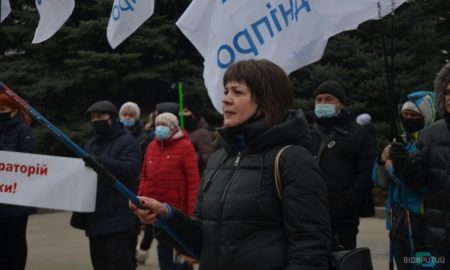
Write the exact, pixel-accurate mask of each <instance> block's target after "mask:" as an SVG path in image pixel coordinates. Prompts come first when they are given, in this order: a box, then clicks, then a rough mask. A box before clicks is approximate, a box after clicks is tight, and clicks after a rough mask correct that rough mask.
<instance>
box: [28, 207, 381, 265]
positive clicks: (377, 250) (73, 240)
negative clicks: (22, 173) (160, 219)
mask: <svg viewBox="0 0 450 270" xmlns="http://www.w3.org/2000/svg"><path fill="white" fill-rule="evenodd" d="M70 214H71V213H68V212H56V213H47V214H38V215H32V216H30V220H29V224H28V246H29V255H28V263H27V267H26V269H27V270H85V269H86V270H88V269H92V267H91V263H90V259H89V248H88V241H87V238H86V237H85V236H84V233H83V232H82V231H80V230H76V229H73V228H72V227H70V225H69V220H70ZM358 241H359V242H358V246H367V247H369V248H370V249H371V252H372V259H373V263H374V269H375V270H385V269H387V258H388V239H387V233H386V230H385V226H384V219H381V218H365V219H362V220H361V225H360V234H359V238H358ZM144 269H146V270H158V269H159V267H158V261H157V257H156V250H155V245H152V249H151V251H150V258H149V259H148V260H147V262H146V264H145V265H141V266H139V268H138V270H144ZM355 270H357V269H355Z"/></svg>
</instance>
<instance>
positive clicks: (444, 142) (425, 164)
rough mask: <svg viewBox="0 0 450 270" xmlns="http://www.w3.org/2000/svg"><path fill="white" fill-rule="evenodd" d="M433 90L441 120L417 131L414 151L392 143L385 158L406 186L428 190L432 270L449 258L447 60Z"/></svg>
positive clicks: (449, 71) (426, 204)
mask: <svg viewBox="0 0 450 270" xmlns="http://www.w3.org/2000/svg"><path fill="white" fill-rule="evenodd" d="M434 93H435V95H436V96H435V105H436V111H437V113H438V115H439V116H441V117H442V119H440V120H438V121H436V122H435V123H434V124H432V125H430V126H429V127H426V128H425V129H424V130H423V131H422V132H420V136H419V139H418V140H417V142H416V150H415V151H414V153H409V152H408V149H407V147H406V145H404V144H400V143H392V144H391V147H390V149H389V152H388V156H387V159H390V160H392V163H393V165H394V168H395V171H396V175H398V176H399V177H401V179H404V181H405V183H406V185H407V186H409V187H412V188H415V189H420V188H427V189H428V190H427V194H426V195H425V198H424V211H425V240H426V251H427V252H428V253H429V254H430V255H431V256H430V259H433V258H434V260H435V261H436V260H437V262H436V263H435V264H434V265H433V269H437V270H441V269H449V263H448V262H449V261H450V249H449V247H450V222H449V221H450V199H449V198H450V196H449V194H450V170H449V164H450V155H449V153H450V63H447V64H445V65H444V66H443V67H442V68H441V69H440V70H439V72H438V73H437V74H436V77H435V79H434ZM419 108H420V107H419ZM425 118H426V117H424V122H425V121H426V120H425Z"/></svg>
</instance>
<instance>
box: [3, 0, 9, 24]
mask: <svg viewBox="0 0 450 270" xmlns="http://www.w3.org/2000/svg"><path fill="white" fill-rule="evenodd" d="M10 12H11V5H10V4H9V0H0V23H1V22H2V21H3V20H4V19H5V18H6V17H8V15H9V13H10Z"/></svg>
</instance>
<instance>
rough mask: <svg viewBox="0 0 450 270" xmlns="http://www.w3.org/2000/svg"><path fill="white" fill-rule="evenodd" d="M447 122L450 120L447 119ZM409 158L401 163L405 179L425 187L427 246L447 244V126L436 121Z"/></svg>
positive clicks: (449, 214) (449, 177)
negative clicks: (426, 194) (426, 190)
mask: <svg viewBox="0 0 450 270" xmlns="http://www.w3.org/2000/svg"><path fill="white" fill-rule="evenodd" d="M449 122H450V121H449ZM416 146H417V150H416V153H415V155H413V156H412V158H410V159H408V160H407V161H406V162H405V163H404V164H403V166H400V169H401V172H402V175H403V176H404V177H405V179H410V183H411V184H413V185H414V186H418V185H419V186H420V185H422V186H426V187H428V196H426V198H425V202H424V206H425V220H426V227H427V228H426V238H427V246H428V247H432V248H433V247H434V248H436V247H437V248H448V247H449V246H450V199H449V194H450V165H449V164H450V125H449V123H447V122H446V120H444V119H442V120H439V121H437V122H436V123H435V124H434V125H432V126H430V127H429V128H426V129H425V130H424V131H423V133H422V134H421V136H420V138H419V140H418V142H417V145H416Z"/></svg>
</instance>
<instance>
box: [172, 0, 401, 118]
mask: <svg viewBox="0 0 450 270" xmlns="http://www.w3.org/2000/svg"><path fill="white" fill-rule="evenodd" d="M405 1H406V0H395V1H394V0H340V1H336V0H313V1H312V0H268V1H256V0H210V1H204V0H194V1H192V3H191V4H190V5H189V7H188V8H187V9H186V11H185V12H184V13H183V15H182V16H181V17H180V19H179V20H178V21H177V26H178V27H179V28H180V30H181V31H182V32H183V34H184V35H185V36H186V37H187V38H188V39H189V40H190V41H191V42H192V44H194V46H195V47H196V48H197V50H198V51H199V52H200V54H201V55H202V56H203V58H204V59H205V62H204V72H203V78H204V80H205V85H206V88H207V89H208V94H209V97H210V98H211V101H212V103H213V105H214V107H215V108H216V110H218V111H219V112H221V111H222V109H221V100H222V96H223V85H222V77H223V74H224V72H225V70H226V68H227V67H229V66H230V65H231V64H233V63H235V62H237V61H239V60H244V59H250V58H253V59H268V60H270V61H272V62H274V63H276V64H278V65H279V66H281V67H282V68H284V70H285V71H286V72H287V73H290V72H292V71H294V70H297V69H299V68H300V67H302V66H305V65H308V64H310V63H312V62H314V61H317V60H319V59H320V58H321V57H322V54H323V51H324V49H325V47H326V44H327V42H328V39H329V38H330V37H331V36H333V35H335V34H337V33H339V32H342V31H346V30H351V29H355V28H357V27H358V25H359V24H360V23H362V22H364V21H366V20H370V19H377V18H378V16H379V15H378V3H380V5H381V13H382V15H386V14H387V13H389V12H390V11H391V10H392V9H393V8H396V7H398V6H400V5H401V4H403V3H404V2H405ZM391 3H394V6H393V7H392V4H391Z"/></svg>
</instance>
